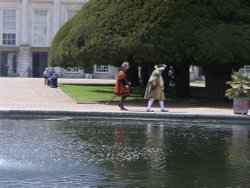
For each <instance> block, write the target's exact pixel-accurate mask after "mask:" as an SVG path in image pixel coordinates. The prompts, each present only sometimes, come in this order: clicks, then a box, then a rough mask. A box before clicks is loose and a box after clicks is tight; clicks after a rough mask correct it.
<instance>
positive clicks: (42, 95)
mask: <svg viewBox="0 0 250 188" xmlns="http://www.w3.org/2000/svg"><path fill="white" fill-rule="evenodd" d="M43 82H44V80H43V78H6V77H0V110H45V111H46V110H53V111H77V112H79V111H81V112H120V110H119V108H118V107H117V104H116V103H111V104H109V105H107V104H99V103H97V104H77V103H76V102H75V101H73V100H72V99H71V98H70V97H68V96H67V95H65V94H64V93H63V92H62V91H61V89H60V88H50V87H47V86H44V84H43ZM58 82H59V83H103V82H105V83H114V80H98V79H63V78H60V79H58ZM146 103H147V102H146V101H145V105H143V104H142V105H140V106H136V105H133V104H130V105H129V106H127V108H128V110H129V112H145V108H146ZM166 105H167V103H166ZM154 110H155V112H159V108H158V106H157V105H156V106H155V109H154ZM168 110H169V113H170V114H172V113H175V114H176V113H181V114H205V115H230V116H234V114H233V111H232V109H231V108H216V107H213V108H211V107H199V106H196V107H185V108H183V107H178V106H176V107H175V106H170V107H168Z"/></svg>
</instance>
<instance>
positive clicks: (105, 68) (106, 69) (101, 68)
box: [96, 65, 109, 73]
mask: <svg viewBox="0 0 250 188" xmlns="http://www.w3.org/2000/svg"><path fill="white" fill-rule="evenodd" d="M96 72H99V73H103V72H104V73H107V72H109V65H96Z"/></svg>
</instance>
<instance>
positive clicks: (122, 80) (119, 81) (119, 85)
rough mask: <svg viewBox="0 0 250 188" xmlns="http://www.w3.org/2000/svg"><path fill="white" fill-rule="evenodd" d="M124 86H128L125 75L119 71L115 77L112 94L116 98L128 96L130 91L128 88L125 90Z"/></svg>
mask: <svg viewBox="0 0 250 188" xmlns="http://www.w3.org/2000/svg"><path fill="white" fill-rule="evenodd" d="M126 85H128V80H127V78H126V73H125V72H124V71H123V70H120V71H119V72H118V74H117V76H116V82H115V87H114V94H115V95H117V96H128V95H129V94H130V89H129V87H128V88H126V87H125V86H126Z"/></svg>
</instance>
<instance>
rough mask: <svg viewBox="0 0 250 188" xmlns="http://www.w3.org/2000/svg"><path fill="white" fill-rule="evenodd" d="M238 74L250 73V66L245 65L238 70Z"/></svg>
mask: <svg viewBox="0 0 250 188" xmlns="http://www.w3.org/2000/svg"><path fill="white" fill-rule="evenodd" d="M239 72H241V73H250V65H245V66H244V67H242V68H240V70H239Z"/></svg>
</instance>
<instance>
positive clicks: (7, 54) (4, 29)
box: [0, 0, 88, 77]
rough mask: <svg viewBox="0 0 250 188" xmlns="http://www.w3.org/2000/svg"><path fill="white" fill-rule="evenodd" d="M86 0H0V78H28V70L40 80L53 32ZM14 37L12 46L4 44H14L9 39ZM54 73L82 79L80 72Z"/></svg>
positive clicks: (45, 65) (62, 71)
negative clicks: (9, 42)
mask: <svg viewBox="0 0 250 188" xmlns="http://www.w3.org/2000/svg"><path fill="white" fill-rule="evenodd" d="M87 1H88V0H1V1H0V76H20V77H28V73H29V71H28V70H30V69H31V70H32V76H33V77H41V76H42V72H43V71H42V70H44V69H45V67H47V61H46V60H47V56H48V50H49V47H50V45H51V42H52V40H53V37H54V36H55V34H56V32H57V31H58V30H59V28H60V27H61V26H62V25H63V24H64V23H65V22H66V21H67V20H68V19H69V15H68V13H69V12H71V13H76V12H77V11H79V10H80V9H81V7H82V6H84V4H85V3H86V2H87ZM9 10H11V11H10V12H8V11H9ZM13 12H14V13H13ZM6 15H7V16H6ZM13 17H14V21H13ZM11 23H12V25H11ZM6 33H7V34H6ZM13 35H15V37H14V38H15V43H14V44H6V41H12V42H13V40H11V39H10V38H11V37H12V36H13ZM6 36H7V37H6ZM10 36H11V37H10ZM8 37H10V38H8ZM6 38H7V39H8V40H5V39H6ZM57 70H58V71H59V72H60V74H61V76H63V77H67V76H69V77H84V72H83V70H80V71H78V72H69V71H66V70H64V69H59V68H57Z"/></svg>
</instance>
